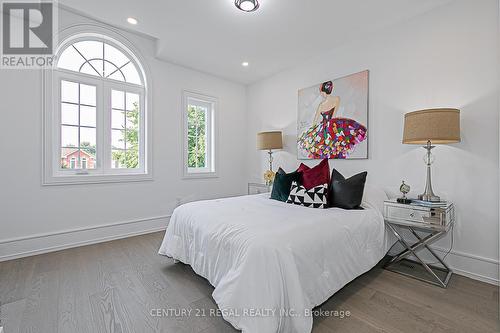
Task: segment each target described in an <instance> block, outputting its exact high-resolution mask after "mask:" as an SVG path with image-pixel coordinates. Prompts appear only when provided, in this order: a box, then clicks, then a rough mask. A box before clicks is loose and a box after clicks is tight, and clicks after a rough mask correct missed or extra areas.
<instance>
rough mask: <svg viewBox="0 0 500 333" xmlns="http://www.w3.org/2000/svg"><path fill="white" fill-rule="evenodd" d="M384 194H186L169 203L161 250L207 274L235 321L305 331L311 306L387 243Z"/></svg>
mask: <svg viewBox="0 0 500 333" xmlns="http://www.w3.org/2000/svg"><path fill="white" fill-rule="evenodd" d="M367 197H370V198H367ZM385 198H386V197H385V194H384V193H383V192H382V191H375V190H365V197H364V201H363V207H364V208H365V209H364V210H349V211H348V210H343V209H339V208H330V209H315V208H306V207H302V206H296V205H292V204H287V203H284V202H280V201H275V200H271V199H269V194H259V195H251V196H242V197H234V198H227V199H217V200H207V201H198V202H192V203H188V204H185V205H182V206H180V207H178V208H177V209H175V211H174V213H173V215H172V218H171V220H170V223H169V225H168V228H167V231H166V233H165V238H164V240H163V243H162V245H161V248H160V250H159V253H160V254H162V255H166V256H169V257H172V258H174V259H177V260H180V261H181V262H183V263H186V264H189V265H191V266H192V268H193V270H194V271H195V272H196V273H197V274H199V275H201V276H203V277H205V278H206V279H207V280H208V281H209V282H210V283H211V284H212V285H213V286H214V287H215V290H214V292H213V294H212V296H213V298H214V300H215V301H216V302H217V304H218V306H219V309H220V310H221V314H222V315H223V317H224V319H225V320H227V321H228V322H230V323H231V324H232V325H233V326H234V327H235V328H237V329H241V330H242V331H243V332H245V333H275V332H286V333H292V332H300V333H304V332H310V331H311V329H312V322H313V318H312V316H311V315H310V311H309V310H311V309H312V308H314V307H315V306H317V305H319V304H321V303H323V302H324V301H326V300H327V299H328V298H329V297H330V296H332V295H333V294H334V293H335V292H336V291H338V290H339V289H340V288H342V287H343V286H344V285H345V284H347V283H348V282H350V281H351V280H353V279H354V278H355V277H357V276H359V275H360V274H362V273H364V272H366V271H368V270H370V269H371V268H372V267H373V266H374V265H375V264H376V263H377V262H378V261H379V260H380V259H382V258H383V256H384V255H385V254H386V252H387V250H388V248H389V245H391V244H392V241H391V240H390V239H389V236H388V234H387V233H386V231H385V227H384V222H383V217H382V212H381V205H382V202H383V200H384V199H385Z"/></svg>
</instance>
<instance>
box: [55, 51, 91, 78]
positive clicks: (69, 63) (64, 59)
mask: <svg viewBox="0 0 500 333" xmlns="http://www.w3.org/2000/svg"><path fill="white" fill-rule="evenodd" d="M84 62H85V59H83V57H82V56H81V55H80V54H79V53H78V52H76V50H75V49H74V48H73V46H70V47H68V48H66V50H64V52H63V53H61V55H60V56H59V60H58V61H57V67H59V68H64V69H69V70H71V71H75V72H78V70H79V68H80V66H81V65H82V64H83V63H84Z"/></svg>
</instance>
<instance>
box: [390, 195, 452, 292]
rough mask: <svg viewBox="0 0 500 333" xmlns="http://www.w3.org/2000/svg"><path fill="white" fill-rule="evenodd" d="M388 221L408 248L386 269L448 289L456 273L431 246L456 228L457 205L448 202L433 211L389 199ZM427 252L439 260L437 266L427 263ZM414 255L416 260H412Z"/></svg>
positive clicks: (436, 261) (396, 256) (436, 262)
mask: <svg viewBox="0 0 500 333" xmlns="http://www.w3.org/2000/svg"><path fill="white" fill-rule="evenodd" d="M384 220H385V224H386V226H387V227H388V228H389V229H390V230H391V231H392V232H393V233H394V235H395V236H396V237H397V239H398V242H399V243H400V244H401V245H403V248H404V250H403V251H401V252H400V253H398V254H396V255H395V256H394V257H392V259H391V260H389V261H388V262H387V263H386V264H385V265H384V268H385V269H387V270H390V271H394V272H397V273H400V274H403V275H406V276H410V277H413V278H415V279H418V280H421V281H425V282H428V283H432V284H435V285H437V286H440V287H443V288H446V286H447V285H448V281H449V280H450V278H451V275H452V271H451V269H450V268H449V267H448V266H447V265H446V263H445V262H444V261H443V259H441V257H440V256H439V255H438V254H436V252H435V251H434V250H433V249H432V248H431V247H430V244H432V243H433V242H435V241H437V240H438V239H440V238H441V237H443V236H444V235H445V234H446V233H447V232H448V231H449V230H450V229H451V228H452V227H453V224H454V223H455V209H454V206H453V204H452V203H447V204H446V205H445V206H443V207H439V208H431V207H422V206H416V205H409V204H400V203H397V202H396V201H395V200H388V201H385V202H384ZM403 231H406V232H404V234H405V235H406V234H410V235H411V236H412V237H413V241H411V240H409V239H408V237H406V238H405V237H404V235H403ZM408 231H409V233H408ZM424 249H425V250H427V251H428V252H429V254H430V255H431V257H432V258H433V259H435V262H434V263H432V264H430V263H428V262H426V261H425V260H424V259H422V257H421V255H419V252H420V251H422V250H424ZM410 256H411V257H412V259H410V258H408V257H410ZM436 264H437V265H438V266H436Z"/></svg>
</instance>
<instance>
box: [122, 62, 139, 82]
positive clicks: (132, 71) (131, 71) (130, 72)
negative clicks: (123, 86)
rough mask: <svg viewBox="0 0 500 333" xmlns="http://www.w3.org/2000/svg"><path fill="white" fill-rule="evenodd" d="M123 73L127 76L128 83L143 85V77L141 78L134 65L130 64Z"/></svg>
mask: <svg viewBox="0 0 500 333" xmlns="http://www.w3.org/2000/svg"><path fill="white" fill-rule="evenodd" d="M122 72H123V74H124V75H125V79H126V80H127V82H130V83H135V84H141V83H142V82H141V77H140V76H139V72H137V69H136V68H135V65H134V64H133V63H129V64H127V65H125V66H123V68H122Z"/></svg>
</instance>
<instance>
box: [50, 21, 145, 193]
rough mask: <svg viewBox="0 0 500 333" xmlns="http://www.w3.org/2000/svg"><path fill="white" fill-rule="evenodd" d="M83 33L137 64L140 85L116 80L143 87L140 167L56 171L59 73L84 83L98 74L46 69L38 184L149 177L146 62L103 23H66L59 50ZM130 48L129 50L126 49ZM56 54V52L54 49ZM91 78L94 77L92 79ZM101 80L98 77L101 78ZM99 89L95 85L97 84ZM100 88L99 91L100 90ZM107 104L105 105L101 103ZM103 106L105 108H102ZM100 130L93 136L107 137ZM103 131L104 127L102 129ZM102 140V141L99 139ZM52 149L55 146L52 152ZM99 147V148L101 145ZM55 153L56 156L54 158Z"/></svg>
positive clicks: (120, 180) (82, 182) (57, 167)
mask: <svg viewBox="0 0 500 333" xmlns="http://www.w3.org/2000/svg"><path fill="white" fill-rule="evenodd" d="M84 37H96V38H98V39H101V40H104V41H106V42H109V43H110V44H111V45H113V46H115V47H118V49H119V50H121V51H122V52H124V54H126V55H128V56H130V57H131V58H132V60H133V61H135V62H136V63H137V64H140V66H142V67H140V68H138V70H139V72H140V73H139V74H140V75H141V78H142V80H143V86H142V87H141V86H138V85H134V84H130V83H126V82H123V83H122V82H120V84H119V85H118V86H117V89H120V87H121V89H123V86H127V89H132V90H128V91H132V92H133V89H138V88H140V89H143V91H142V93H141V94H142V96H143V97H142V98H141V108H142V110H144V112H141V121H140V126H141V128H140V130H141V131H142V133H144V134H143V140H141V148H142V149H143V151H144V154H143V158H144V160H143V161H142V162H143V163H142V165H143V166H144V168H143V169H140V170H135V169H113V170H112V172H109V173H102V172H101V173H97V172H94V170H92V169H86V170H84V171H83V172H77V173H74V174H72V175H68V174H64V173H62V174H61V173H60V171H61V170H60V168H59V164H60V151H59V150H60V148H56V147H57V146H56V143H57V144H58V143H59V142H58V140H59V139H58V138H59V126H56V124H57V123H56V121H57V120H58V118H59V117H60V112H59V104H60V103H59V101H58V99H57V97H58V95H59V89H55V87H57V84H58V82H59V80H60V77H61V76H64V77H67V76H71V75H74V76H75V77H77V78H78V80H79V82H82V83H84V84H85V81H86V80H89V82H91V81H93V83H92V84H93V85H96V82H99V81H101V80H100V79H99V78H98V77H95V76H93V75H88V74H84V73H78V74H76V73H75V72H72V71H68V70H64V69H57V70H52V69H47V70H44V71H43V72H42V87H43V92H42V98H43V101H42V104H43V122H42V142H43V163H42V175H43V177H42V185H73V184H98V183H115V182H136V181H150V180H152V179H153V170H152V144H151V143H152V101H151V91H150V90H151V89H150V87H151V84H150V76H149V75H147V74H146V72H149V71H148V70H147V64H146V63H145V61H144V58H143V57H142V56H141V54H140V53H139V52H138V51H137V50H136V49H135V47H134V46H133V45H132V44H131V43H130V42H129V41H128V40H127V39H126V38H125V37H124V36H122V35H121V34H118V33H116V32H115V31H112V30H110V29H108V28H107V27H105V26H98V25H86V24H84V25H76V26H72V27H69V28H67V29H65V30H63V31H61V32H60V33H59V36H58V39H59V40H63V42H62V43H60V44H59V50H64V48H65V47H66V46H67V45H69V44H71V43H74V42H75V41H77V40H79V39H81V38H84ZM128 50H130V51H128ZM56 54H57V53H56ZM94 80H95V81H94ZM101 82H102V81H101ZM106 84H107V85H108V86H111V85H112V82H107V83H106ZM98 90H99V88H98ZM102 91H103V90H102V89H101V90H100V92H99V91H98V92H97V93H98V94H99V93H102ZM105 107H107V106H105ZM106 110H107V109H106ZM103 116H105V117H109V116H110V115H108V113H107V112H104V115H103ZM97 117H98V118H97V121H99V115H97ZM99 132H100V131H97V133H98V134H97V140H98V141H99V140H107V138H103V137H102V135H101V134H99ZM105 132H106V131H105ZM101 142H102V141H101ZM101 147H104V149H105V150H106V149H108V150H109V148H108V147H107V146H106V145H101ZM54 150H57V152H55V151H54ZM101 150H102V149H101ZM103 153H104V152H98V153H97V156H96V157H97V163H102V161H103V160H102V156H99V154H103ZM54 156H57V158H54Z"/></svg>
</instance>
